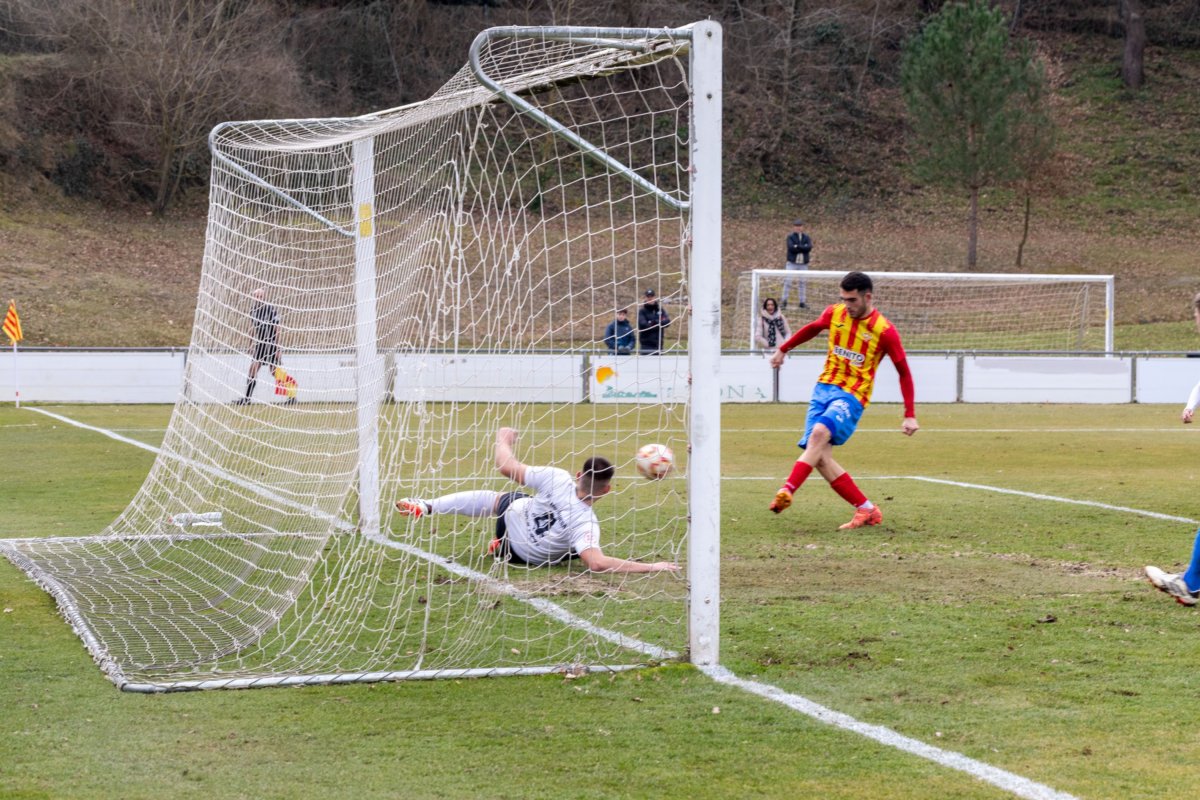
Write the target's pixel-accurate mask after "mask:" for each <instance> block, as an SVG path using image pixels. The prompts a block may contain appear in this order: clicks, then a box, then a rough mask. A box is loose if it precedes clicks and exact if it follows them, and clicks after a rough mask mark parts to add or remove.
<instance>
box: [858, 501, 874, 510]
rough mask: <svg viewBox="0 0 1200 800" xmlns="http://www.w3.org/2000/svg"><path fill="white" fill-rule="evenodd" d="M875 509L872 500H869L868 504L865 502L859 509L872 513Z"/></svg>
mask: <svg viewBox="0 0 1200 800" xmlns="http://www.w3.org/2000/svg"><path fill="white" fill-rule="evenodd" d="M874 507H875V504H874V503H872V502H871V501H870V500H868V501H867V502H865V503H863V504H862V505H861V506H859V508H861V509H862V510H863V511H870V510H871V509H872V508H874Z"/></svg>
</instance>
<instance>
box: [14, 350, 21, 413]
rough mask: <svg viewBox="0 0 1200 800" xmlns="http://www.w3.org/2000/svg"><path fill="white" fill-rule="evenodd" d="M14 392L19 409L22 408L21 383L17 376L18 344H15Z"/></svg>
mask: <svg viewBox="0 0 1200 800" xmlns="http://www.w3.org/2000/svg"><path fill="white" fill-rule="evenodd" d="M12 345H13V391H14V392H16V393H17V408H20V407H21V382H20V380H19V376H18V374H17V343H16V342H13V343H12Z"/></svg>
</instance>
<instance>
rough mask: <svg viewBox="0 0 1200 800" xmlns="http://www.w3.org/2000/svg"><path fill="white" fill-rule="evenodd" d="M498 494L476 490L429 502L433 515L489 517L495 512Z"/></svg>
mask: <svg viewBox="0 0 1200 800" xmlns="http://www.w3.org/2000/svg"><path fill="white" fill-rule="evenodd" d="M499 496H500V493H499V492H492V491H488V490H486V489H477V490H474V491H470V492H455V493H454V494H448V495H444V496H442V497H439V498H437V499H436V500H430V501H429V511H430V513H433V514H459V515H461V516H464V517H490V516H491V515H492V513H493V512H494V511H495V510H496V498H497V497H499Z"/></svg>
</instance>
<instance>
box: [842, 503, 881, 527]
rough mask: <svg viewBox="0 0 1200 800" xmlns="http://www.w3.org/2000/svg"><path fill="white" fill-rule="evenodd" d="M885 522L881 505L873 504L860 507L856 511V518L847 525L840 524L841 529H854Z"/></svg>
mask: <svg viewBox="0 0 1200 800" xmlns="http://www.w3.org/2000/svg"><path fill="white" fill-rule="evenodd" d="M881 522H883V512H882V511H880V510H879V506H871V507H870V508H859V509H855V511H854V518H853V519H851V520H850V521H849V522H847V523H846V524H845V525H839V526H838V530H839V531H848V530H853V529H854V528H861V527H863V526H865V525H878V524H879V523H881Z"/></svg>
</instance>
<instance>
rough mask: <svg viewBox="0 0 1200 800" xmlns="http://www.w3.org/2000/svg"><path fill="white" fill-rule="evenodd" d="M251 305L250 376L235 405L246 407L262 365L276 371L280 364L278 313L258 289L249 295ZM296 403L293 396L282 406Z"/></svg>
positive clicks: (265, 294)
mask: <svg viewBox="0 0 1200 800" xmlns="http://www.w3.org/2000/svg"><path fill="white" fill-rule="evenodd" d="M251 297H252V298H253V303H252V304H251V306H250V338H251V343H252V344H251V346H252V347H253V350H252V351H251V355H250V357H251V359H252V360H251V362H250V374H249V375H248V376H247V378H246V394H245V396H243V397H240V398H238V400H237V405H240V406H241V405H246V404H247V403H249V402H250V398H251V397H252V396H253V395H254V387H255V386H257V385H258V370H259V368H260V367H262V365H263V364H266V365H268V366H269V367H270V368H271V371H272V372H274V371H275V370H276V369H278V368H279V367H280V366H281V364H280V358H279V311H278V310H277V309H276V308H275V306H273V305H271V304H270V303H268V302H267V300H266V297H267V293H266V290H265V289H263V288H262V287H259V288H257V289H255V290H254V292H253V293H251ZM295 402H296V398H295V396H294V395H293V396H291V397H289V398H288V399H287V401H286V402H285V403H284V405H292V404H294V403H295Z"/></svg>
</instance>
